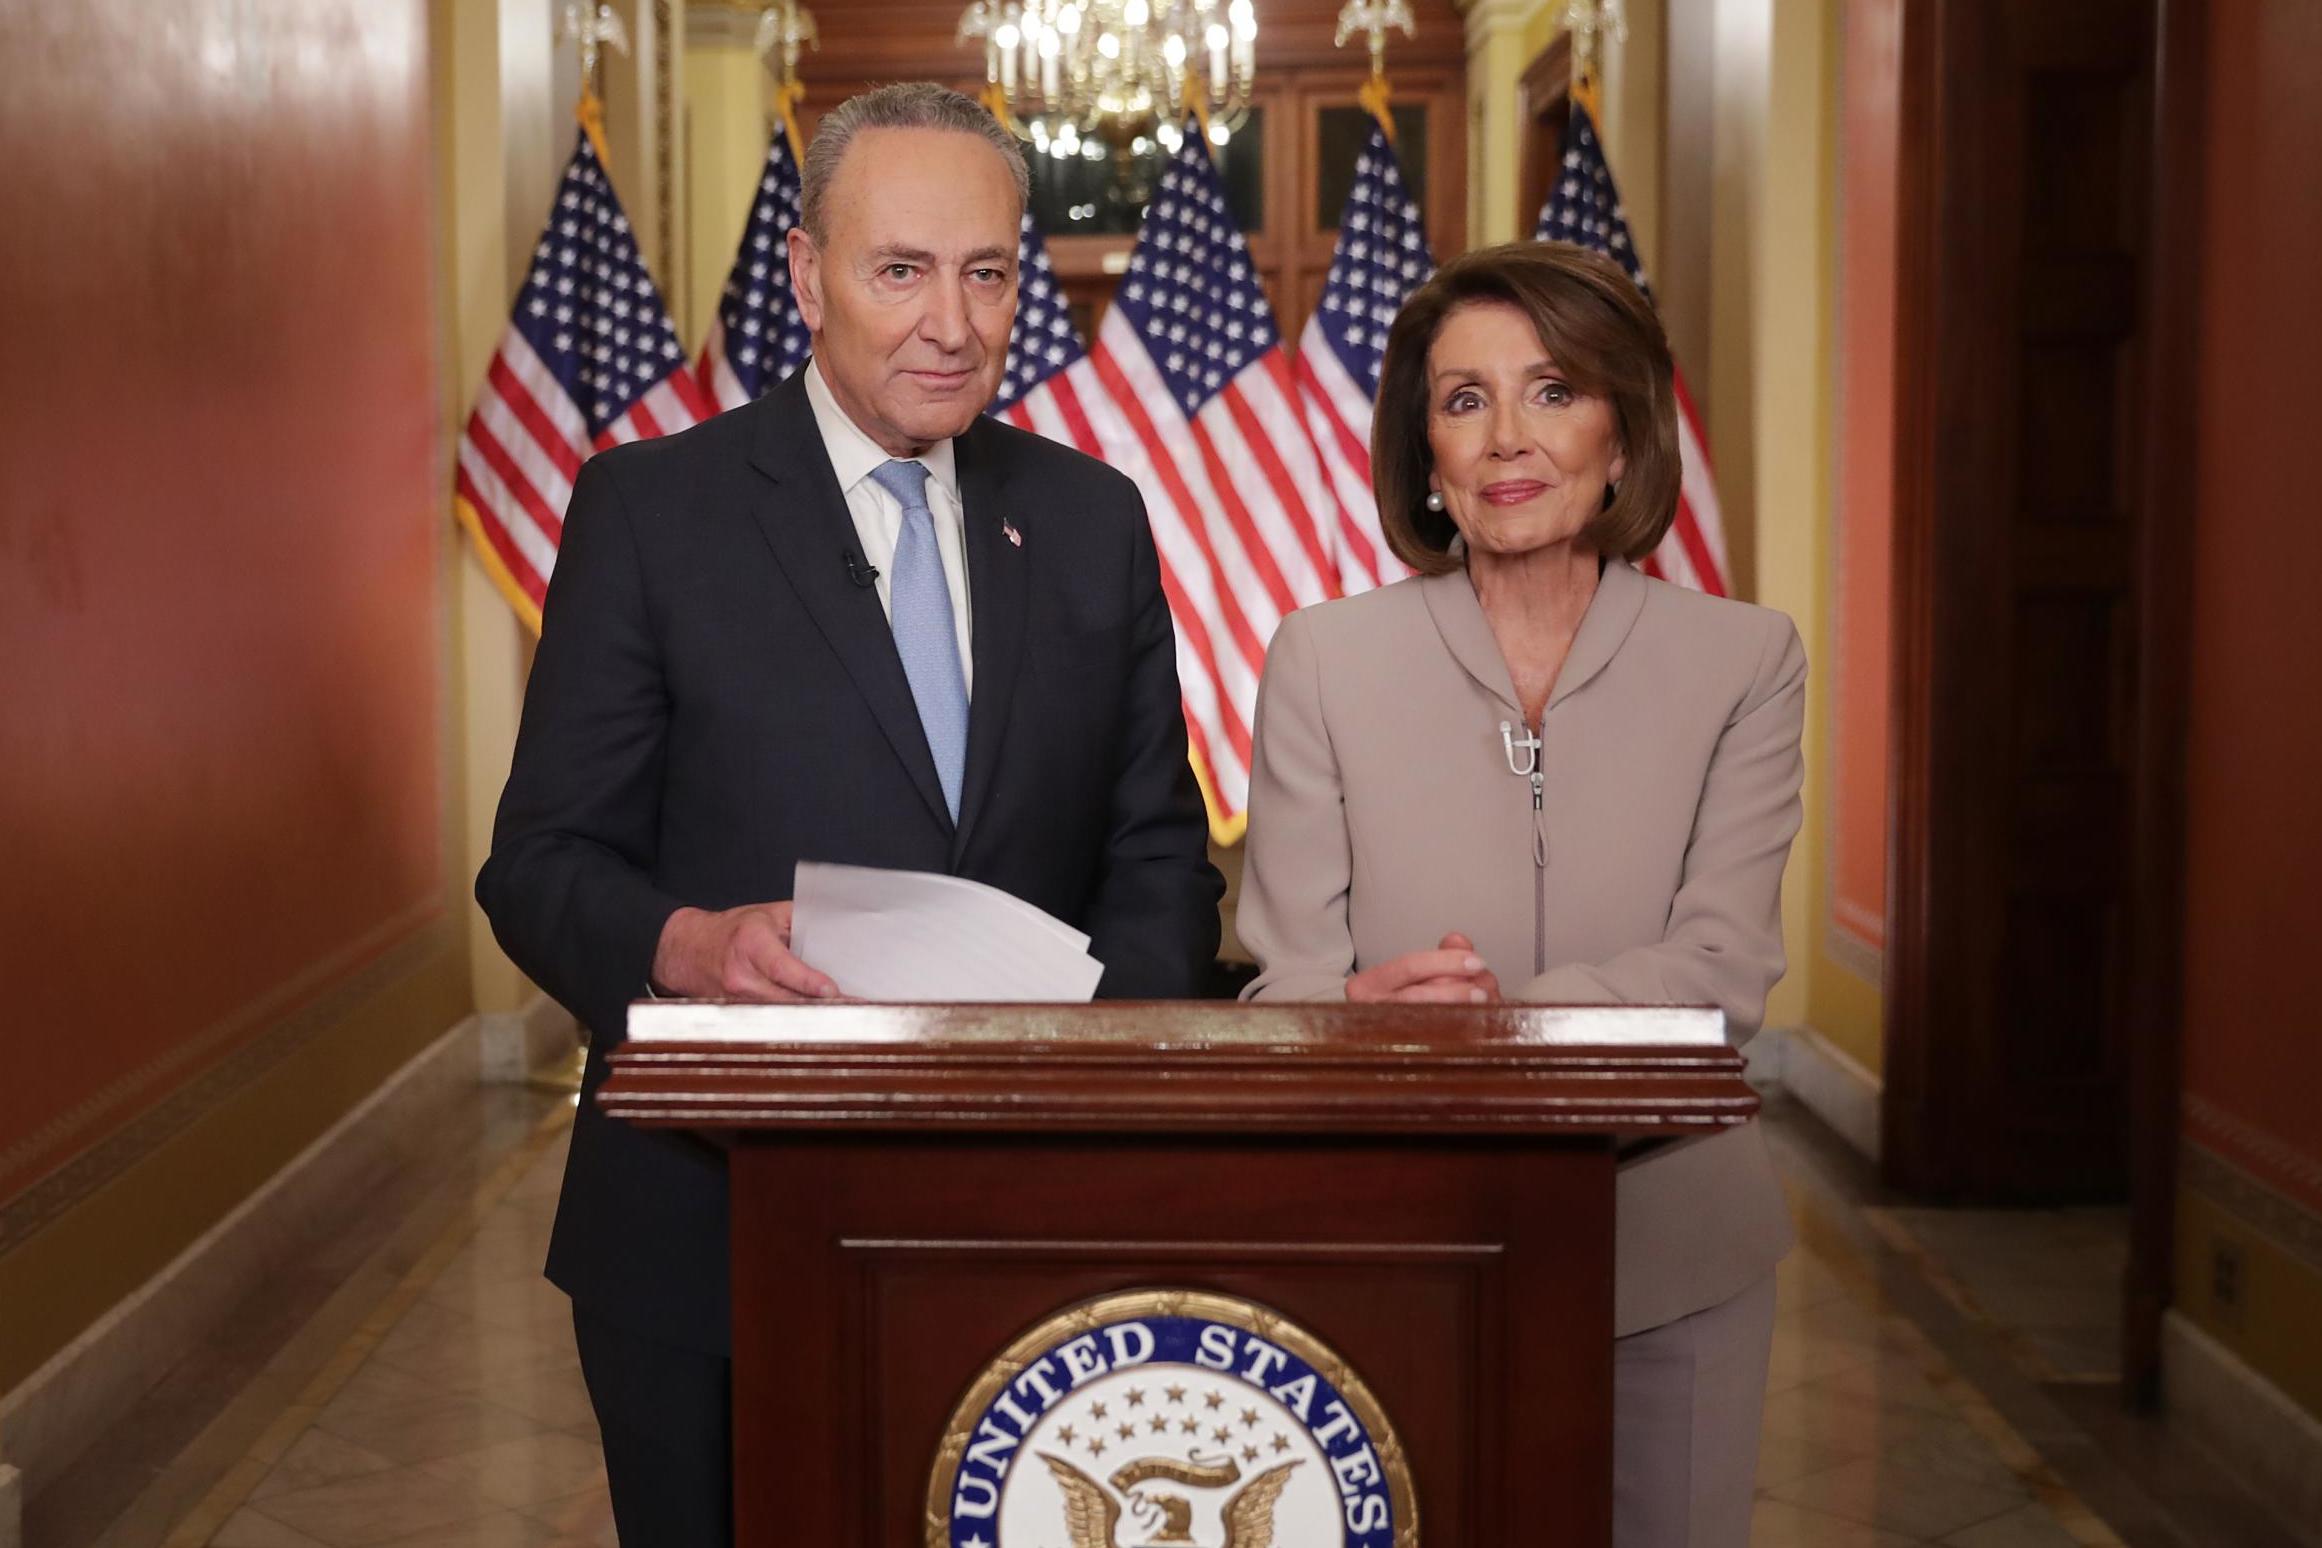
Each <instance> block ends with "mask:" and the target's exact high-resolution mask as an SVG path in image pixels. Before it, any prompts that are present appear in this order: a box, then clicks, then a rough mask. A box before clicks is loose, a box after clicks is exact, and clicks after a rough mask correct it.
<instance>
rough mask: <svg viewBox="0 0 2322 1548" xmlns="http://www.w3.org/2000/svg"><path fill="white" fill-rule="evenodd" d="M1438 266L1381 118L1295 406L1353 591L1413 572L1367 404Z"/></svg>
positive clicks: (1302, 345)
mask: <svg viewBox="0 0 2322 1548" xmlns="http://www.w3.org/2000/svg"><path fill="white" fill-rule="evenodd" d="M1434 272H1435V256H1434V254H1432V253H1431V252H1429V251H1428V249H1427V228H1426V226H1425V224H1424V223H1423V222H1422V221H1421V219H1420V217H1419V206H1418V205H1417V204H1415V203H1413V202H1412V199H1411V191H1410V189H1409V188H1408V187H1407V186H1406V185H1405V184H1404V182H1403V169H1402V166H1401V164H1400V163H1398V162H1397V161H1396V160H1395V148H1394V146H1393V145H1392V144H1391V143H1389V141H1388V139H1387V132H1386V130H1385V128H1384V127H1383V126H1379V125H1374V126H1372V129H1371V137H1370V140H1369V142H1368V143H1367V144H1365V145H1364V146H1363V151H1362V155H1361V156H1360V157H1359V158H1358V159H1357V160H1356V162H1355V180H1354V187H1353V188H1352V189H1351V190H1349V191H1348V193H1347V196H1346V208H1345V209H1344V210H1343V211H1341V212H1340V214H1339V217H1338V248H1337V251H1335V252H1333V253H1332V254H1331V255H1330V276H1329V278H1328V279H1327V280H1326V281H1325V282H1324V284H1323V287H1322V299H1321V301H1320V302H1319V303H1318V304H1317V305H1316V307H1315V310H1314V315H1313V316H1312V317H1310V318H1308V319H1307V322H1306V331H1305V332H1304V333H1302V334H1300V335H1299V336H1298V401H1299V406H1300V407H1301V408H1303V409H1304V410H1305V413H1306V428H1307V429H1308V431H1309V432H1311V433H1312V435H1313V436H1314V446H1315V450H1316V451H1317V452H1318V453H1319V454H1320V456H1321V458H1322V471H1323V475H1324V477H1325V479H1326V480H1327V481H1328V487H1329V496H1330V500H1331V501H1332V509H1333V511H1334V513H1335V515H1336V517H1337V522H1338V531H1337V539H1338V582H1339V585H1340V586H1341V587H1342V588H1343V589H1344V590H1345V591H1347V592H1348V593H1350V594H1351V593H1354V592H1357V591H1367V590H1369V589H1370V588H1371V587H1373V586H1383V585H1385V584H1386V583H1387V582H1389V581H1393V580H1400V579H1402V578H1403V577H1404V576H1406V575H1408V574H1410V573H1411V572H1410V570H1409V569H1408V568H1407V567H1406V566H1405V565H1404V564H1403V562H1402V561H1401V560H1399V559H1397V558H1396V557H1395V556H1394V555H1393V554H1392V553H1390V552H1389V551H1388V549H1387V540H1386V538H1385V536H1384V535H1383V534H1382V533H1381V532H1380V530H1379V507H1378V503H1377V502H1376V501H1375V500H1374V499H1373V498H1372V497H1371V405H1372V403H1373V401H1374V400H1375V399H1376V398H1377V397H1378V395H1379V358H1380V356H1382V355H1383V354H1385V353H1386V348H1387V325H1388V324H1389V323H1391V322H1393V321H1394V320H1395V314H1396V313H1397V312H1398V311H1401V310H1402V307H1403V298H1404V297H1405V296H1408V295H1409V294H1410V293H1411V292H1412V291H1413V290H1415V289H1417V288H1418V287H1419V286H1420V285H1421V284H1422V283H1424V282H1425V281H1426V279H1427V276H1429V275H1430V274H1433V273H1434Z"/></svg>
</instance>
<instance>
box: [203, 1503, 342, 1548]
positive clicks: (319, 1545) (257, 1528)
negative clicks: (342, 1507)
mask: <svg viewBox="0 0 2322 1548" xmlns="http://www.w3.org/2000/svg"><path fill="white" fill-rule="evenodd" d="M210 1548H331V1545H330V1544H328V1543H326V1542H324V1541H323V1540H322V1539H320V1538H317V1537H309V1536H307V1535H306V1534H305V1533H304V1532H294V1531H292V1530H291V1529H290V1528H289V1527H286V1526H284V1525H283V1524H282V1523H281V1522H279V1521H276V1520H275V1519H274V1518H273V1517H271V1516H262V1515H260V1514H259V1513H258V1512H257V1511H255V1510H250V1509H247V1508H245V1509H242V1510H238V1511H236V1512H234V1514H233V1515H232V1516H230V1517H228V1518H227V1521H226V1524H225V1525H224V1526H222V1527H220V1528H218V1530H217V1535H215V1536H214V1537H212V1538H211V1539H210Z"/></svg>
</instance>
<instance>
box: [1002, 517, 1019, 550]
mask: <svg viewBox="0 0 2322 1548" xmlns="http://www.w3.org/2000/svg"><path fill="white" fill-rule="evenodd" d="M1000 534H1001V536H1003V537H1005V538H1006V539H1007V540H1008V541H1009V542H1010V543H1012V544H1014V545H1015V546H1016V547H1018V548H1022V547H1023V546H1024V534H1023V533H1021V532H1018V531H1017V530H1016V524H1015V523H1014V522H1012V521H1010V520H1009V519H1008V518H1007V517H1005V516H1003V517H1001V518H1000Z"/></svg>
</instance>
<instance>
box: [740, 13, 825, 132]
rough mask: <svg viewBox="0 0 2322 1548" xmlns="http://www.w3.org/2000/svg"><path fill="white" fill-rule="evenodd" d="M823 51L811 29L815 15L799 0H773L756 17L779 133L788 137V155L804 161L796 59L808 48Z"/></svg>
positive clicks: (802, 95) (801, 85) (803, 91)
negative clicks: (779, 127)
mask: <svg viewBox="0 0 2322 1548" xmlns="http://www.w3.org/2000/svg"><path fill="white" fill-rule="evenodd" d="M821 47H822V34H821V33H820V32H819V31H818V30H817V29H816V27H815V25H814V13H813V12H812V11H810V10H808V9H807V8H806V7H805V6H803V5H800V4H799V3H798V0H775V3H774V4H772V5H769V6H768V7H766V9H765V10H763V11H761V12H759V13H758V40H757V44H756V48H757V51H758V57H759V58H761V59H763V60H764V61H765V63H766V73H767V74H769V75H771V76H773V77H774V113H775V116H776V117H777V118H779V119H780V120H781V121H782V132H783V133H784V134H786V135H788V136H789V137H790V154H791V155H792V156H794V157H803V156H804V155H805V154H806V148H805V147H804V146H802V145H800V144H799V143H798V139H799V136H798V104H799V103H800V102H802V101H804V100H805V99H806V83H805V82H804V81H801V80H800V79H799V78H798V56H799V54H800V53H801V52H803V51H804V50H806V49H809V48H815V49H819V48H821Z"/></svg>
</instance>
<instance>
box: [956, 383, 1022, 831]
mask: <svg viewBox="0 0 2322 1548" xmlns="http://www.w3.org/2000/svg"><path fill="white" fill-rule="evenodd" d="M994 439H995V438H994V437H993V436H992V435H991V434H989V433H988V429H987V427H986V426H985V424H984V422H983V420H982V419H981V418H980V417H979V418H978V419H977V420H976V422H975V424H973V425H972V426H970V427H969V428H968V430H967V433H966V434H964V435H962V436H960V437H959V438H958V439H957V440H955V441H953V442H952V455H953V457H954V459H955V465H956V467H957V469H958V473H959V496H960V509H961V511H962V513H963V516H964V526H965V534H964V535H965V538H966V542H965V544H964V545H963V546H964V551H965V552H966V555H967V569H968V597H969V604H968V605H969V609H970V615H971V621H972V631H971V648H972V650H973V652H974V655H975V666H976V671H975V696H974V698H973V699H972V700H971V701H970V703H969V705H968V744H967V771H966V776H965V778H964V779H963V780H962V782H961V787H960V801H959V833H958V835H957V837H956V839H955V840H954V843H953V855H954V856H955V858H956V857H957V856H959V855H962V854H965V853H966V848H967V841H968V838H969V835H970V834H971V833H973V831H974V829H975V822H976V815H977V813H978V812H979V811H981V810H982V808H983V806H984V804H985V801H986V799H987V797H988V796H989V794H990V792H991V788H992V782H993V779H994V778H995V777H996V776H997V774H998V772H999V765H1000V743H1001V739H1002V738H1003V736H1004V735H1005V734H1006V732H1007V729H1008V710H1009V707H1010V706H1011V705H1012V704H1013V703H1014V701H1015V697H1016V676H1017V672H1018V670H1019V668H1020V666H1021V664H1022V661H1023V654H1024V611H1025V605H1026V599H1027V598H1028V597H1029V596H1030V594H1031V577H1030V573H1029V570H1028V568H1027V566H1028V565H1029V564H1030V562H1031V559H1030V555H1029V554H1028V553H1027V552H1026V551H1025V547H1024V544H1025V542H1026V541H1028V540H1029V539H1028V538H1027V536H1026V534H1025V532H1024V531H1023V530H1022V526H1021V523H1022V522H1023V518H1022V516H1020V515H1018V514H1016V513H1014V512H1012V511H1010V510H1009V508H1008V506H1007V504H1006V493H1005V491H1004V488H1003V481H1002V479H1001V477H1000V471H999V469H998V468H996V467H995V466H993V462H992V453H993V451H994V447H993V445H992V442H993V440H994ZM1010 533H1014V534H1015V539H1014V540H1013V541H1011V539H1010V537H1009V534H1010Z"/></svg>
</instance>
